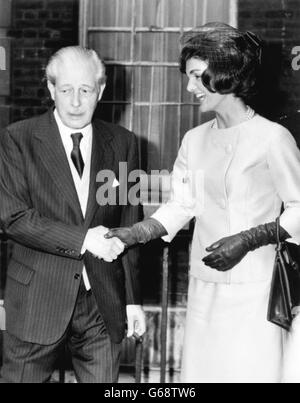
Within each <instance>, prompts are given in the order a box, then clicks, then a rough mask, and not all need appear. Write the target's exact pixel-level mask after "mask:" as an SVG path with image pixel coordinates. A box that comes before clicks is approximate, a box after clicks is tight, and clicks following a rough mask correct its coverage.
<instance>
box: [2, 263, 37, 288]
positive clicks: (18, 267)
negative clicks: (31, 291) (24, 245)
mask: <svg viewBox="0 0 300 403" xmlns="http://www.w3.org/2000/svg"><path fill="white" fill-rule="evenodd" d="M34 273H35V271H34V270H32V269H30V268H29V267H28V266H26V265H24V264H23V263H20V262H17V261H16V260H14V259H12V260H11V262H10V265H9V267H8V271H7V276H8V277H10V278H12V279H13V280H16V281H18V282H19V283H21V284H24V285H28V284H29V283H30V281H31V279H32V277H33V275H34Z"/></svg>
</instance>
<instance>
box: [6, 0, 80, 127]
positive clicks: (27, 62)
mask: <svg viewBox="0 0 300 403" xmlns="http://www.w3.org/2000/svg"><path fill="white" fill-rule="evenodd" d="M12 24H13V26H12V30H11V32H10V36H12V37H13V38H14V41H13V52H12V53H13V54H12V60H13V63H12V93H11V94H12V96H11V121H17V120H20V119H25V118H28V117H31V116H34V115H37V114H40V113H43V112H44V111H45V110H46V109H47V107H48V105H49V103H50V102H49V99H48V100H47V98H48V91H47V89H46V85H45V82H44V80H43V77H44V69H45V66H46V63H47V61H48V59H49V57H50V56H51V55H52V54H53V53H54V52H55V51H56V50H57V49H59V48H61V47H63V46H69V45H73V44H78V0H13V16H12Z"/></svg>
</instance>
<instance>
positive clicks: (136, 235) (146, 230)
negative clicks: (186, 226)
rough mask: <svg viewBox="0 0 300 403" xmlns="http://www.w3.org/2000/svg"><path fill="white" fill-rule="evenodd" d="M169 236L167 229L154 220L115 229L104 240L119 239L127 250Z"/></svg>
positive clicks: (150, 219)
mask: <svg viewBox="0 0 300 403" xmlns="http://www.w3.org/2000/svg"><path fill="white" fill-rule="evenodd" d="M164 235H167V231H166V229H165V227H164V226H163V225H162V224H161V223H160V222H159V221H157V220H155V219H154V218H149V219H148V220H145V221H141V222H138V223H136V224H134V225H133V226H132V227H123V228H113V229H111V230H110V231H109V232H108V233H107V234H106V235H105V236H104V238H106V239H110V238H115V237H117V238H119V239H120V240H121V241H122V242H123V243H124V244H125V245H126V247H127V248H129V247H130V246H133V245H136V244H138V243H142V244H145V243H147V242H149V241H152V240H153V239H157V238H161V237H162V236H164Z"/></svg>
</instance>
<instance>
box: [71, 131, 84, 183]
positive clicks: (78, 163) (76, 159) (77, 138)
mask: <svg viewBox="0 0 300 403" xmlns="http://www.w3.org/2000/svg"><path fill="white" fill-rule="evenodd" d="M71 137H72V140H73V150H72V152H71V159H72V161H73V164H74V165H75V168H76V169H77V172H78V175H79V176H80V178H82V174H83V170H84V162H83V159H82V155H81V151H80V142H81V140H82V138H83V135H82V133H73V134H71Z"/></svg>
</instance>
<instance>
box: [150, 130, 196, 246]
mask: <svg viewBox="0 0 300 403" xmlns="http://www.w3.org/2000/svg"><path fill="white" fill-rule="evenodd" d="M187 149H188V134H187V135H186V136H185V137H184V139H183V141H182V145H181V147H180V150H179V152H178V156H177V159H176V161H175V164H174V168H173V172H172V182H171V183H172V185H171V194H170V199H169V201H168V202H167V203H166V204H164V205H163V206H162V207H160V208H159V209H158V210H157V211H156V212H155V213H154V214H153V215H152V218H155V219H156V220H158V221H159V222H160V223H161V224H162V225H163V226H164V227H165V229H166V230H167V232H168V235H167V236H164V237H163V240H164V241H166V242H171V241H172V240H173V238H174V237H175V236H176V234H177V232H178V231H179V230H180V229H181V228H183V227H184V226H185V225H186V224H187V223H188V222H189V221H190V220H191V219H192V218H193V217H194V216H195V211H196V208H197V205H198V201H197V199H196V196H195V195H196V191H195V188H194V186H195V179H197V178H195V175H193V174H192V172H190V171H189V170H188V164H187ZM198 207H199V206H198Z"/></svg>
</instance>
